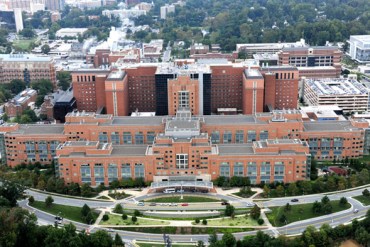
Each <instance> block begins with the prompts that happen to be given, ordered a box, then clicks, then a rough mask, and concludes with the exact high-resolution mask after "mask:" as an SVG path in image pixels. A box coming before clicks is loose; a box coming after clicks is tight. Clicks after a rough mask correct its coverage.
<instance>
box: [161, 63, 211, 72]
mask: <svg viewBox="0 0 370 247" xmlns="http://www.w3.org/2000/svg"><path fill="white" fill-rule="evenodd" d="M198 73H211V69H210V67H209V65H207V64H185V65H183V66H181V67H180V66H177V65H174V64H173V63H162V64H158V68H157V71H156V74H198Z"/></svg>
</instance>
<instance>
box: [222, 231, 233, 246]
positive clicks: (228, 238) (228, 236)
mask: <svg viewBox="0 0 370 247" xmlns="http://www.w3.org/2000/svg"><path fill="white" fill-rule="evenodd" d="M222 242H224V244H225V246H228V247H233V246H235V244H236V239H235V237H234V235H233V234H232V233H230V232H227V233H225V234H224V235H223V236H222Z"/></svg>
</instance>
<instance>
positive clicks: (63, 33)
mask: <svg viewBox="0 0 370 247" xmlns="http://www.w3.org/2000/svg"><path fill="white" fill-rule="evenodd" d="M87 30H88V29H87V28H62V29H59V30H58V31H57V32H56V34H55V36H56V37H58V38H64V37H73V38H77V37H78V35H81V36H83V35H84V34H85V32H87Z"/></svg>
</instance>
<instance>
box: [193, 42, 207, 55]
mask: <svg viewBox="0 0 370 247" xmlns="http://www.w3.org/2000/svg"><path fill="white" fill-rule="evenodd" d="M208 52H209V45H203V44H202V43H195V44H194V45H192V46H190V55H193V54H207V53H208Z"/></svg>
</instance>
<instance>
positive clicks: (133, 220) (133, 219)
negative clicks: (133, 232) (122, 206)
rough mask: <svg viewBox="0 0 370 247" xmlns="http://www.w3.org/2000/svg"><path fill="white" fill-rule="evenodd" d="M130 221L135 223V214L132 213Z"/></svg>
mask: <svg viewBox="0 0 370 247" xmlns="http://www.w3.org/2000/svg"><path fill="white" fill-rule="evenodd" d="M131 221H132V222H134V223H135V222H136V221H137V217H136V216H135V215H134V216H132V217H131Z"/></svg>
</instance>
